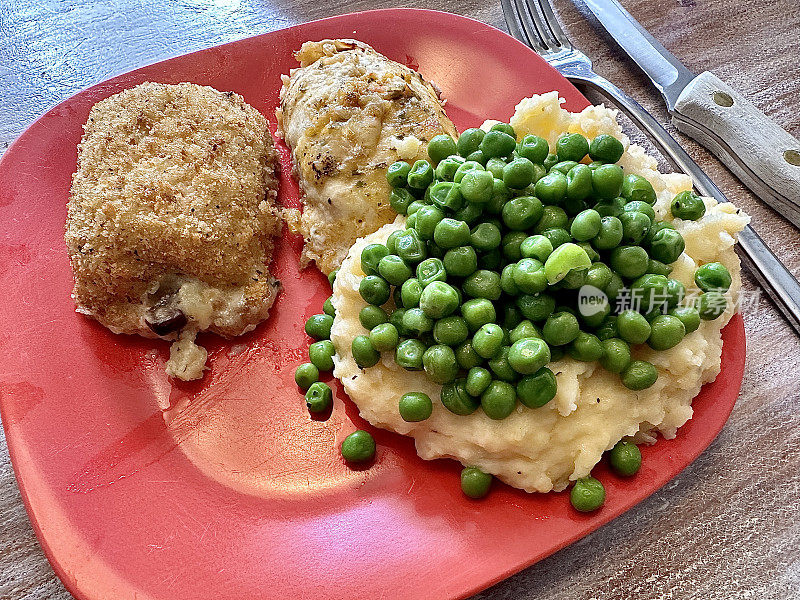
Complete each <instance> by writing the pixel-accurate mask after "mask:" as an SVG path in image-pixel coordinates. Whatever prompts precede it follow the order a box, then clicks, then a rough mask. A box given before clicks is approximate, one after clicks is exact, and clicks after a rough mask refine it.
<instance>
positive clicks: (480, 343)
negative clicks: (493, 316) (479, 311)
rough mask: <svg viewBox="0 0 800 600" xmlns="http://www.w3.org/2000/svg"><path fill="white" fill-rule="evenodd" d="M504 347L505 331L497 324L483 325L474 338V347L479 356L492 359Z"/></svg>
mask: <svg viewBox="0 0 800 600" xmlns="http://www.w3.org/2000/svg"><path fill="white" fill-rule="evenodd" d="M502 345H503V330H502V329H501V327H500V326H499V325H497V324H495V323H487V324H485V325H482V326H481V327H480V328H479V329H478V331H476V332H475V335H474V336H473V337H472V347H473V349H474V350H475V352H477V353H478V356H481V357H483V358H492V357H493V356H494V355H495V354H497V352H498V351H499V350H500V347H501V346H502Z"/></svg>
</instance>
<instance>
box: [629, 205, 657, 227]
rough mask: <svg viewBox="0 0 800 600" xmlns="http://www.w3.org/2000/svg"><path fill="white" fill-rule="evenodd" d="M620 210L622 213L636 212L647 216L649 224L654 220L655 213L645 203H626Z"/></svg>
mask: <svg viewBox="0 0 800 600" xmlns="http://www.w3.org/2000/svg"><path fill="white" fill-rule="evenodd" d="M622 210H623V211H624V212H638V213H642V214H644V215H647V217H648V218H649V219H650V222H651V223H653V222H654V221H655V220H656V211H654V210H653V207H652V206H650V205H649V204H648V203H647V202H642V201H641V200H632V201H630V202H626V203H625V206H624V207H623V208H622Z"/></svg>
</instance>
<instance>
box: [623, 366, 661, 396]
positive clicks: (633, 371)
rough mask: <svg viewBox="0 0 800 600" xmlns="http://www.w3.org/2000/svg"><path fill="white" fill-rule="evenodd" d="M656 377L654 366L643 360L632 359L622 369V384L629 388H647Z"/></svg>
mask: <svg viewBox="0 0 800 600" xmlns="http://www.w3.org/2000/svg"><path fill="white" fill-rule="evenodd" d="M656 379H658V371H657V370H656V368H655V366H654V365H652V364H651V363H649V362H647V361H645V360H634V361H631V362H630V364H629V365H628V366H627V367H625V370H623V371H622V385H624V386H625V387H626V388H628V389H629V390H634V391H639V390H644V389H647V388H649V387H650V386H651V385H653V384H654V383H655V382H656Z"/></svg>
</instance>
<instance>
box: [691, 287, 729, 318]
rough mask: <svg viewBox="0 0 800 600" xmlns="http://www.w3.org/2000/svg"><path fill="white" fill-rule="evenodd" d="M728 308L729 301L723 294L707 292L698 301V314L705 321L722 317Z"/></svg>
mask: <svg viewBox="0 0 800 600" xmlns="http://www.w3.org/2000/svg"><path fill="white" fill-rule="evenodd" d="M727 307H728V301H727V300H726V298H725V295H724V294H722V293H721V292H715V291H711V292H705V293H704V294H701V295H700V297H699V298H698V299H697V312H698V313H700V318H701V319H703V320H704V321H713V320H714V319H716V318H717V317H720V316H721V315H722V313H724V312H725V309H726V308H727Z"/></svg>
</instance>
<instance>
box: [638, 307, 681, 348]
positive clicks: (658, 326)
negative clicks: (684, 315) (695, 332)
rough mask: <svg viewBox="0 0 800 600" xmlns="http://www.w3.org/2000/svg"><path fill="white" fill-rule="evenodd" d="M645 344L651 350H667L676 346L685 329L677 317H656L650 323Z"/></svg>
mask: <svg viewBox="0 0 800 600" xmlns="http://www.w3.org/2000/svg"><path fill="white" fill-rule="evenodd" d="M650 328H651V331H650V337H649V338H648V339H647V344H648V345H649V346H650V347H651V348H652V349H653V350H669V349H670V348H674V347H675V346H677V345H678V344H679V343H680V341H681V340H682V339H683V338H684V336H685V335H686V327H685V326H684V325H683V322H682V321H681V320H680V319H679V318H678V317H673V316H672V315H658V316H657V317H656V318H654V319H653V320H652V321H650Z"/></svg>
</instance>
